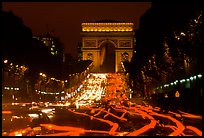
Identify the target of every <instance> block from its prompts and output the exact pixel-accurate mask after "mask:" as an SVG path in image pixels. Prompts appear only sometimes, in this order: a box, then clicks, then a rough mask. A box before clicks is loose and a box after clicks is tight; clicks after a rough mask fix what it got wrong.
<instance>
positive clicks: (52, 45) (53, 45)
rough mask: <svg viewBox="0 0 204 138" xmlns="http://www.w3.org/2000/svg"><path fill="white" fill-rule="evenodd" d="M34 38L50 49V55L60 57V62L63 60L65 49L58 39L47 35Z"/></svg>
mask: <svg viewBox="0 0 204 138" xmlns="http://www.w3.org/2000/svg"><path fill="white" fill-rule="evenodd" d="M33 38H36V39H37V40H40V41H41V42H43V43H44V45H45V46H47V47H49V51H50V54H52V55H53V56H56V57H58V58H59V59H60V60H63V56H64V54H63V50H64V47H63V44H62V43H61V42H60V40H59V38H58V37H54V36H51V35H50V34H49V33H47V34H46V35H39V36H37V35H36V36H33Z"/></svg>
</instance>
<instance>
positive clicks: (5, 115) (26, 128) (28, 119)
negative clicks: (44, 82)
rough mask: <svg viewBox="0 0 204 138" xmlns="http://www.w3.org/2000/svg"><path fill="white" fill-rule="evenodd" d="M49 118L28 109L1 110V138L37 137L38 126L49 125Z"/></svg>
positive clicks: (39, 128) (39, 112)
mask: <svg viewBox="0 0 204 138" xmlns="http://www.w3.org/2000/svg"><path fill="white" fill-rule="evenodd" d="M50 122H51V121H50V119H49V117H48V116H47V115H46V114H45V113H43V112H41V111H34V110H29V109H20V108H19V109H11V110H5V109H3V110H2V136H28V135H37V133H40V132H39V130H40V131H41V127H40V124H49V123H50Z"/></svg>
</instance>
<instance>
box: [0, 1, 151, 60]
mask: <svg viewBox="0 0 204 138" xmlns="http://www.w3.org/2000/svg"><path fill="white" fill-rule="evenodd" d="M150 6H151V2H3V3H2V9H3V10H4V11H9V10H11V11H13V13H14V14H15V15H16V16H19V17H21V18H22V20H23V22H24V24H25V25H26V26H28V27H30V28H31V30H32V32H33V35H41V34H45V33H46V32H47V30H49V31H52V30H54V35H55V36H57V37H59V38H60V41H61V42H62V43H63V44H64V47H65V53H71V54H72V56H73V57H74V58H76V57H77V43H78V42H79V41H81V36H80V32H81V23H83V22H95V21H98V20H117V21H121V22H133V23H134V25H135V28H136V29H138V28H139V20H140V16H141V15H143V14H144V13H145V11H146V10H147V9H149V8H150ZM46 24H48V29H47V27H46Z"/></svg>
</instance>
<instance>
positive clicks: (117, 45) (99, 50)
mask: <svg viewBox="0 0 204 138" xmlns="http://www.w3.org/2000/svg"><path fill="white" fill-rule="evenodd" d="M81 26H82V32H81V35H82V57H83V60H92V61H93V65H94V67H93V69H92V72H121V61H124V60H128V61H130V60H131V58H132V55H133V43H134V42H133V41H134V31H133V27H134V24H133V23H118V22H117V23H116V22H111V23H110V22H108V23H82V24H81Z"/></svg>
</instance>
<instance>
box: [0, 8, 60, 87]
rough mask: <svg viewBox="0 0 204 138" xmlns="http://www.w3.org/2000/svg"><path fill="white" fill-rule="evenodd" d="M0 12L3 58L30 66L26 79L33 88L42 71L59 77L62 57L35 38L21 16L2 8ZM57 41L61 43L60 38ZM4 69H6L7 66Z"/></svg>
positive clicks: (16, 63)
mask: <svg viewBox="0 0 204 138" xmlns="http://www.w3.org/2000/svg"><path fill="white" fill-rule="evenodd" d="M0 14H1V22H2V36H3V37H2V38H3V39H2V40H3V41H2V46H1V48H2V50H1V51H2V60H5V59H6V60H8V61H9V64H10V63H12V64H14V65H19V66H21V65H24V66H26V67H28V71H27V72H26V74H25V79H26V80H25V81H27V82H28V83H29V85H30V87H32V90H34V85H35V83H37V80H38V77H39V73H40V72H43V73H47V74H48V75H49V76H53V77H58V76H59V74H58V72H59V71H62V63H63V61H62V59H60V58H59V57H56V56H53V55H51V54H50V51H49V49H48V47H46V46H44V44H43V43H42V42H41V41H40V40H37V39H35V38H33V34H32V30H31V29H30V28H29V27H27V26H25V25H24V24H23V21H22V19H21V18H20V17H17V16H15V15H14V13H13V12H11V11H9V12H5V11H2V10H1V11H0ZM56 42H57V43H58V44H61V43H60V41H59V40H56ZM2 63H3V62H2ZM2 67H3V66H2ZM2 69H3V70H4V71H6V70H5V68H2Z"/></svg>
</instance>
